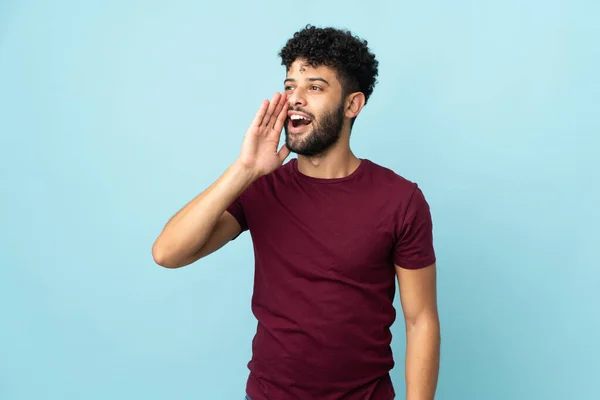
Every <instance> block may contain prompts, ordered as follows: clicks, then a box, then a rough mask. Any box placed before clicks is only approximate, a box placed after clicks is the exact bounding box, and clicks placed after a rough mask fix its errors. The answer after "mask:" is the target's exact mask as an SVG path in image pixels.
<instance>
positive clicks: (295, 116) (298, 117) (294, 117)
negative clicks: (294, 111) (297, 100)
mask: <svg viewBox="0 0 600 400" xmlns="http://www.w3.org/2000/svg"><path fill="white" fill-rule="evenodd" d="M290 119H292V120H298V119H305V120H307V121H308V120H309V119H308V118H306V117H303V116H302V115H292V116H290Z"/></svg>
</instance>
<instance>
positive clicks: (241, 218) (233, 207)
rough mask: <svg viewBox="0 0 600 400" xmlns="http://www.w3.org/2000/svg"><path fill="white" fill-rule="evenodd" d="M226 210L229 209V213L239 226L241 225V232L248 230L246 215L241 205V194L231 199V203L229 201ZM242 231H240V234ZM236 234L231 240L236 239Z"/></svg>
mask: <svg viewBox="0 0 600 400" xmlns="http://www.w3.org/2000/svg"><path fill="white" fill-rule="evenodd" d="M226 210H227V211H229V213H230V214H231V215H233V217H234V218H235V219H236V220H237V222H238V223H239V224H240V226H241V227H242V232H244V231H246V230H248V222H247V221H246V215H245V214H244V207H243V205H242V198H241V196H239V197H237V198H236V199H235V200H234V201H233V203H231V204H230V205H229V207H227V209H226ZM242 232H240V234H241V233H242ZM238 236H239V235H237V236H236V237H234V238H233V239H232V240H235V239H237V237H238Z"/></svg>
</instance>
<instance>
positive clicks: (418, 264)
mask: <svg viewBox="0 0 600 400" xmlns="http://www.w3.org/2000/svg"><path fill="white" fill-rule="evenodd" d="M435 262H436V258H435V257H429V258H425V259H423V260H419V261H414V260H412V261H405V260H399V259H396V260H394V263H395V264H396V265H397V266H398V267H400V268H403V269H422V268H426V267H429V266H430V265H432V264H435Z"/></svg>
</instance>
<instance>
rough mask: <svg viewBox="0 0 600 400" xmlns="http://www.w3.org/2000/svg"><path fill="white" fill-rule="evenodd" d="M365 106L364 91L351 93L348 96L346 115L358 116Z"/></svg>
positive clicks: (350, 116)
mask: <svg viewBox="0 0 600 400" xmlns="http://www.w3.org/2000/svg"><path fill="white" fill-rule="evenodd" d="M364 106H365V95H364V93H362V92H355V93H351V94H349V95H348V96H347V97H346V105H345V108H344V115H345V116H346V117H347V118H350V119H352V118H356V117H357V116H358V114H359V113H360V110H362V108H363V107H364Z"/></svg>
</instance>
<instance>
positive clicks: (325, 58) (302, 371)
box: [152, 26, 440, 400]
mask: <svg viewBox="0 0 600 400" xmlns="http://www.w3.org/2000/svg"><path fill="white" fill-rule="evenodd" d="M280 56H281V58H282V64H283V65H285V67H286V70H287V76H286V79H285V82H284V89H285V90H284V92H283V93H281V94H280V93H276V94H275V95H274V96H273V98H272V100H271V101H270V102H269V101H266V100H265V101H264V102H263V104H262V105H261V107H260V109H259V110H258V112H257V114H256V116H255V118H254V120H253V121H252V123H251V125H250V127H249V129H248V131H247V132H246V135H245V137H244V141H243V144H242V149H241V152H240V155H239V158H238V159H237V160H236V161H235V162H234V163H233V164H231V166H230V167H229V168H228V169H227V170H226V171H225V172H224V173H223V175H221V176H220V177H219V178H218V179H217V180H216V182H214V183H213V184H212V185H211V186H210V187H208V188H207V189H206V190H205V191H204V192H203V193H201V194H200V195H199V196H198V197H196V198H195V199H193V200H192V201H191V202H190V203H188V204H187V205H186V206H185V207H184V208H183V209H181V210H180V211H179V212H178V213H177V214H176V215H175V216H173V217H172V218H171V220H170V221H169V222H168V223H167V225H166V226H165V228H164V230H163V232H162V233H161V234H160V236H159V237H158V238H157V240H156V242H155V243H154V246H153V249H152V250H153V256H154V259H155V261H156V262H157V263H158V264H160V265H162V266H164V267H167V268H178V267H182V266H184V265H188V264H191V263H193V262H195V261H196V260H198V259H200V258H202V257H206V256H207V255H209V254H211V253H212V252H214V251H216V250H217V249H219V248H221V247H222V246H224V245H225V244H226V243H227V242H229V241H231V240H233V239H235V238H236V237H237V236H238V235H240V234H241V233H242V232H244V231H246V230H249V231H250V234H251V237H252V240H253V244H254V251H255V253H254V255H255V280H254V294H253V297H252V310H253V313H254V315H255V316H256V318H257V320H258V327H257V332H256V336H255V337H254V340H253V342H252V351H253V354H252V359H251V360H250V362H249V364H248V367H249V369H250V375H249V378H248V381H247V386H246V393H247V396H248V398H250V399H252V400H266V399H269V400H280V399H281V400H283V399H286V400H287V399H300V400H329V399H331V400H333V399H348V400H359V399H360V400H365V399H370V400H389V399H393V398H394V397H395V391H394V388H393V385H392V382H391V379H390V376H389V371H390V370H391V369H392V368H393V366H394V361H393V357H392V351H391V348H390V343H391V339H392V338H391V333H390V329H389V328H390V326H391V325H392V323H393V322H394V320H395V316H396V314H395V310H394V307H393V306H392V301H393V298H394V293H395V279H397V281H398V284H399V289H400V300H401V304H402V309H403V312H404V318H405V322H406V337H407V346H406V357H405V363H406V375H405V378H406V398H407V399H408V400H426V399H427V400H429V399H433V397H434V393H435V390H436V386H437V378H438V368H439V367H438V365H439V345H440V328H439V320H438V313H437V305H436V302H437V300H436V265H435V261H436V260H435V254H434V249H433V239H432V236H433V235H432V222H431V216H430V211H429V207H428V204H427V202H426V200H425V197H424V195H423V193H422V192H421V190H420V189H419V188H418V187H417V185H416V184H415V183H413V182H410V181H408V180H407V179H405V178H403V177H401V176H399V175H397V174H396V173H394V172H393V171H391V170H389V169H387V168H384V167H382V166H379V165H377V164H376V163H374V162H372V161H370V160H368V159H361V158H357V157H356V156H355V155H354V153H353V152H352V151H351V149H350V145H349V142H350V132H351V129H352V126H353V123H354V120H355V118H356V117H357V116H358V115H359V113H360V111H361V109H362V108H363V106H364V105H365V104H366V103H367V101H368V99H369V96H370V95H371V93H372V92H373V87H374V86H375V80H376V76H377V74H378V72H377V67H378V62H377V60H376V59H375V56H374V55H373V54H372V53H371V52H370V50H369V49H368V47H367V42H365V41H363V40H361V39H359V38H357V37H354V36H352V34H351V33H350V32H347V31H342V30H337V29H333V28H327V29H318V28H315V27H313V26H307V27H306V28H305V29H303V30H301V31H300V32H297V33H296V34H295V35H294V36H293V37H292V38H291V39H290V40H289V41H288V42H287V43H286V45H285V46H284V48H283V49H282V50H281V52H280ZM282 129H284V130H285V144H284V145H283V146H282V147H281V148H280V149H279V150H278V143H279V139H280V135H281V132H282ZM290 152H294V153H296V154H297V155H298V157H297V159H291V160H290V161H289V162H288V163H285V164H284V161H285V159H286V158H287V157H288V156H289V154H290Z"/></svg>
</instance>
